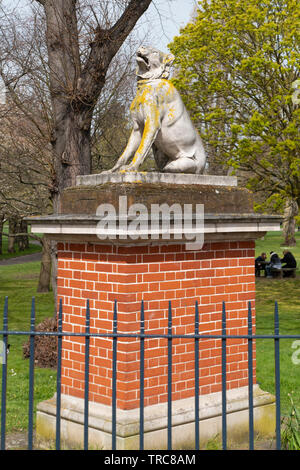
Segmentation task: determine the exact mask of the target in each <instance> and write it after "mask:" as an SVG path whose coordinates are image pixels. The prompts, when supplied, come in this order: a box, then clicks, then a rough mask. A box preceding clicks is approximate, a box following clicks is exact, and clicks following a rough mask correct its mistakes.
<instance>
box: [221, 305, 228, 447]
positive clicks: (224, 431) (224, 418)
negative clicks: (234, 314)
mask: <svg viewBox="0 0 300 470" xmlns="http://www.w3.org/2000/svg"><path fill="white" fill-rule="evenodd" d="M226 382H227V375H226V309H225V302H223V306H222V447H223V450H226V449H227V415H226V411H227V406H226V400H227V397H226Z"/></svg>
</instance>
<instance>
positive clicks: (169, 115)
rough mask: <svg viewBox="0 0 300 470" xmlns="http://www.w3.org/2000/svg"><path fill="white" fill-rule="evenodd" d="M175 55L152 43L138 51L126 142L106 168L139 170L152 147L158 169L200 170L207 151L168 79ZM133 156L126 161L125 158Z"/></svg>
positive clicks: (204, 161) (178, 171)
mask: <svg viewBox="0 0 300 470" xmlns="http://www.w3.org/2000/svg"><path fill="white" fill-rule="evenodd" d="M173 61H174V57H173V56H172V55H169V54H164V53H162V52H160V51H158V50H156V49H154V48H152V47H140V48H139V49H138V51H137V76H138V86H137V94H136V97H135V99H134V100H133V102H132V104H131V107H130V112H131V116H132V119H133V129H132V133H131V136H130V138H129V141H128V144H127V146H126V148H125V150H124V152H123V154H122V155H121V157H120V158H119V160H118V161H117V163H116V165H115V166H114V167H113V168H112V169H111V170H109V172H116V171H126V172H127V171H138V169H139V167H140V165H141V164H142V163H143V161H144V159H145V158H146V156H147V154H148V153H149V151H150V149H151V148H152V150H153V154H154V158H155V162H156V165H157V167H158V169H159V171H163V172H166V173H197V174H199V173H202V172H203V170H204V167H205V163H206V155H205V151H204V147H203V144H202V141H201V138H200V136H199V134H198V132H197V130H196V129H195V127H194V125H193V123H192V121H191V119H190V117H189V115H188V112H187V110H186V108H185V106H184V104H183V101H182V99H181V97H180V95H179V93H178V91H177V90H176V88H175V87H174V85H173V84H172V83H171V82H170V81H169V80H167V79H168V77H169V73H170V68H171V65H172V63H173ZM131 158H132V161H131V163H130V164H129V165H127V162H128V161H129V160H130V159H131Z"/></svg>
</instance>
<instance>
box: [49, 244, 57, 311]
mask: <svg viewBox="0 0 300 470" xmlns="http://www.w3.org/2000/svg"><path fill="white" fill-rule="evenodd" d="M50 250H51V267H52V269H51V285H52V291H53V296H54V318H55V317H56V314H57V300H58V299H57V245H56V242H55V241H51V243H50Z"/></svg>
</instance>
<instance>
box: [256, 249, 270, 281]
mask: <svg viewBox="0 0 300 470" xmlns="http://www.w3.org/2000/svg"><path fill="white" fill-rule="evenodd" d="M266 264H267V255H266V253H262V254H261V255H260V256H258V257H257V258H256V259H255V276H256V277H259V276H260V271H261V270H262V269H263V270H264V272H265V276H266Z"/></svg>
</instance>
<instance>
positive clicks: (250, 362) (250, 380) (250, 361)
mask: <svg viewBox="0 0 300 470" xmlns="http://www.w3.org/2000/svg"><path fill="white" fill-rule="evenodd" d="M252 334H253V333H252V309H251V302H249V304H248V336H249V338H248V391H249V392H248V393H249V450H253V449H254V430H253V339H252Z"/></svg>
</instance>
